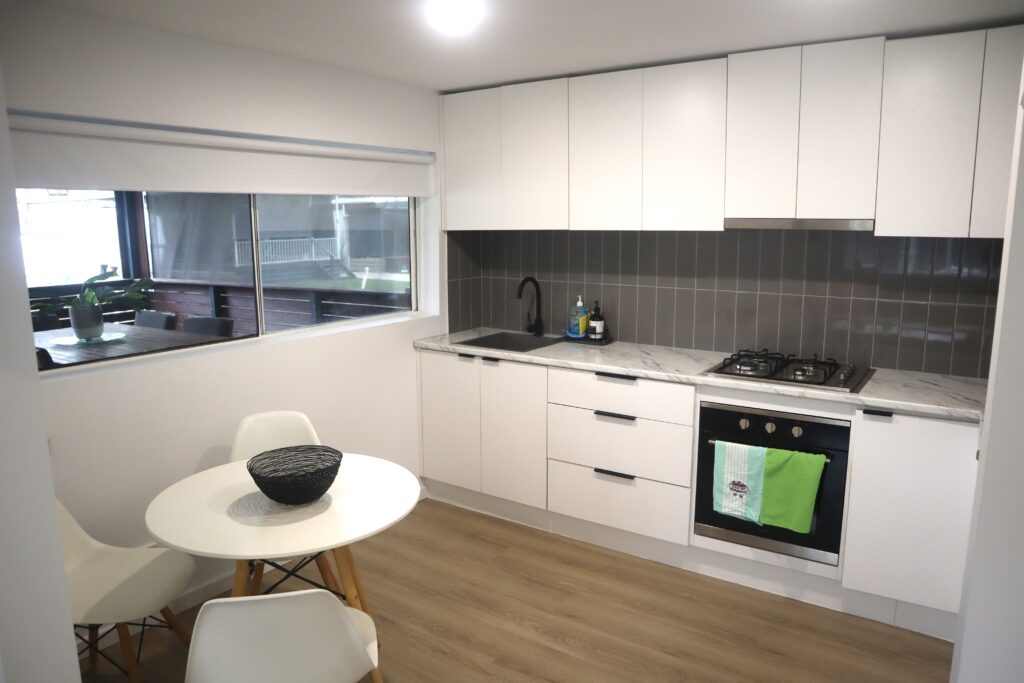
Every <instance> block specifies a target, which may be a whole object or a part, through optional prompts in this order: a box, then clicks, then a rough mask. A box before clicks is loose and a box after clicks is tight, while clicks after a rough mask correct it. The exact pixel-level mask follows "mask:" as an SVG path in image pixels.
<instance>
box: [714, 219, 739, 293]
mask: <svg viewBox="0 0 1024 683" xmlns="http://www.w3.org/2000/svg"><path fill="white" fill-rule="evenodd" d="M741 232H742V231H739V230H725V231H723V232H720V233H718V260H717V265H716V268H717V270H718V279H717V284H716V285H715V286H716V288H717V289H718V290H719V291H725V292H735V291H736V283H737V268H738V267H739V263H738V260H739V246H740V240H739V238H740V233H741Z"/></svg>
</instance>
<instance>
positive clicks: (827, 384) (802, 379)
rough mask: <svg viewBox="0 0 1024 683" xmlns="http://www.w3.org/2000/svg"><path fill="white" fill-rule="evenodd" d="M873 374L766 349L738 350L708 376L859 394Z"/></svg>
mask: <svg viewBox="0 0 1024 683" xmlns="http://www.w3.org/2000/svg"><path fill="white" fill-rule="evenodd" d="M873 373H874V369H872V368H862V367H858V366H856V365H852V364H848V363H840V362H838V361H836V360H835V359H834V358H825V359H819V358H818V356H817V355H815V356H814V357H812V358H798V357H797V356H794V355H787V354H783V353H778V352H775V351H769V350H768V349H762V350H760V351H748V350H742V351H737V352H736V353H734V354H732V355H731V356H729V357H728V358H726V359H725V360H723V361H722V362H721V363H719V364H718V365H716V366H715V367H713V368H711V369H710V370H708V371H707V373H706V374H708V375H726V376H729V377H734V378H736V379H753V380H757V381H760V382H780V383H785V384H803V385H807V386H813V387H817V388H820V389H831V390H833V391H847V392H851V393H856V392H858V391H860V389H861V387H862V386H864V383H865V382H866V381H867V380H868V378H869V377H871V375H872V374H873Z"/></svg>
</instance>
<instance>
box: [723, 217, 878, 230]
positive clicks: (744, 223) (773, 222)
mask: <svg viewBox="0 0 1024 683" xmlns="http://www.w3.org/2000/svg"><path fill="white" fill-rule="evenodd" d="M725 229H726V230H753V229H762V230H764V229H769V230H860V231H865V232H872V231H873V230H874V229H875V220H874V219H873V218H726V219H725Z"/></svg>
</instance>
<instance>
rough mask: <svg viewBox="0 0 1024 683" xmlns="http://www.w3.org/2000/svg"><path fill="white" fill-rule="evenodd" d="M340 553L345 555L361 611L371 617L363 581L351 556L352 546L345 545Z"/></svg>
mask: <svg viewBox="0 0 1024 683" xmlns="http://www.w3.org/2000/svg"><path fill="white" fill-rule="evenodd" d="M341 551H342V553H344V555H345V559H346V563H347V564H348V571H349V573H350V574H352V583H354V584H355V586H356V594H357V595H358V596H359V604H360V605H361V606H362V607H361V609H362V610H363V611H364V612H366V613H367V614H369V615H370V616H371V617H372V616H373V613H372V612H370V603H369V602H367V600H366V591H364V590H363V580H362V579H360V578H359V570H358V569H356V560H355V558H354V557H353V556H352V546H349V545H346V546H344V547H343V548H341Z"/></svg>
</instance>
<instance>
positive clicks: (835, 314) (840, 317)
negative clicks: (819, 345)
mask: <svg viewBox="0 0 1024 683" xmlns="http://www.w3.org/2000/svg"><path fill="white" fill-rule="evenodd" d="M852 304H853V301H852V300H851V299H848V298H839V297H832V296H830V297H828V300H827V302H826V307H825V349H824V353H825V358H834V359H836V360H837V361H839V362H840V363H845V362H846V358H847V356H849V353H850V313H851V308H852Z"/></svg>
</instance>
